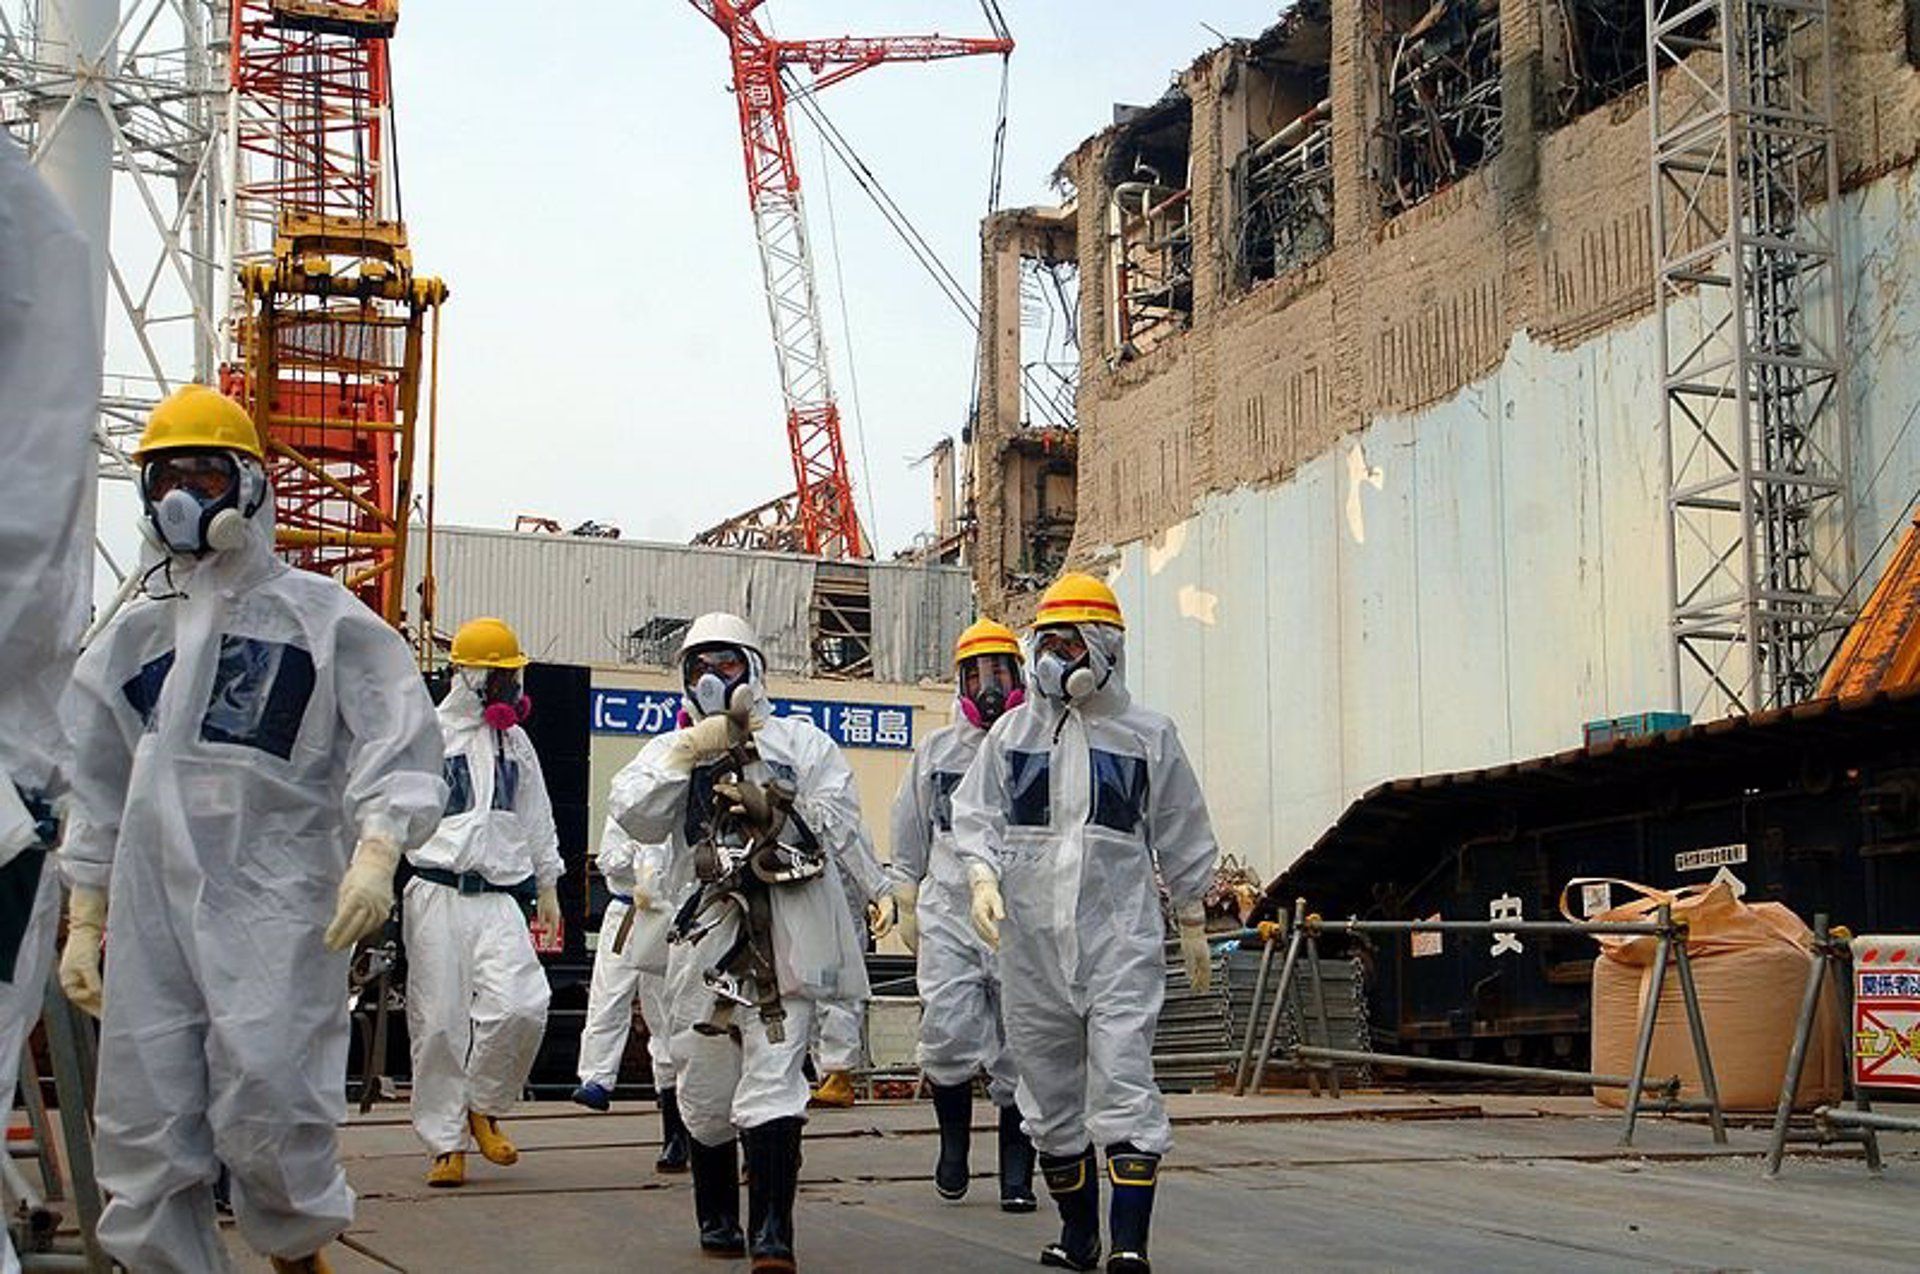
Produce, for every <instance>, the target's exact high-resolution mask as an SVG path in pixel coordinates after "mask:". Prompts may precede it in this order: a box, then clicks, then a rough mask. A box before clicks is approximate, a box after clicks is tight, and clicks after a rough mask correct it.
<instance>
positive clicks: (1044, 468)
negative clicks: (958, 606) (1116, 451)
mask: <svg viewBox="0 0 1920 1274" xmlns="http://www.w3.org/2000/svg"><path fill="white" fill-rule="evenodd" d="M1076 442H1077V439H1076V438H1075V436H1074V434H1073V432H1072V431H1071V430H1066V429H1051V428H1040V429H1026V430H1022V431H1021V432H1020V433H1018V434H1016V435H1015V436H1014V438H1013V439H1012V441H1011V442H1009V443H1008V445H1007V450H1006V453H1005V455H1004V456H1003V458H1002V459H1003V466H1002V470H1001V481H1002V482H1003V483H1004V484H1006V497H1007V508H1008V510H1009V511H1010V512H1012V513H1014V514H1015V516H1014V518H1013V525H1014V527H1015V528H1017V530H1016V532H1015V534H1016V535H1017V537H1018V540H1017V543H1016V544H1014V545H1012V546H1011V547H1012V548H1013V550H1014V551H1013V552H1012V553H1010V554H1008V557H1007V570H1006V576H1007V583H1008V585H1009V586H1010V587H1012V588H1014V589H1019V590H1037V589H1041V588H1045V587H1046V586H1047V585H1048V584H1050V583H1052V582H1053V580H1054V579H1055V577H1057V576H1058V575H1059V574H1060V572H1061V571H1062V570H1063V569H1064V568H1065V567H1066V563H1067V547H1068V546H1069V545H1070V544H1071V543H1072V542H1073V522H1074V517H1075V515H1076V513H1077V512H1078V508H1079V498H1080V497H1079V474H1078V467H1077V460H1078V450H1079V449H1078V447H1077V446H1076Z"/></svg>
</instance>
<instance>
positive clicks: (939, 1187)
mask: <svg viewBox="0 0 1920 1274" xmlns="http://www.w3.org/2000/svg"><path fill="white" fill-rule="evenodd" d="M933 1113H934V1117H935V1118H937V1119H938V1120H939V1121H940V1158H939V1159H938V1160H937V1161H936V1162H935V1163H934V1165H933V1188H934V1189H935V1190H936V1191H938V1192H939V1195H940V1197H941V1198H943V1199H947V1200H949V1201H951V1200H954V1199H964V1198H966V1197H967V1183H968V1181H969V1179H970V1177H971V1175H972V1174H971V1170H970V1169H969V1168H968V1167H967V1152H968V1151H969V1150H971V1149H972V1147H973V1085H972V1084H935V1085H934V1086H933Z"/></svg>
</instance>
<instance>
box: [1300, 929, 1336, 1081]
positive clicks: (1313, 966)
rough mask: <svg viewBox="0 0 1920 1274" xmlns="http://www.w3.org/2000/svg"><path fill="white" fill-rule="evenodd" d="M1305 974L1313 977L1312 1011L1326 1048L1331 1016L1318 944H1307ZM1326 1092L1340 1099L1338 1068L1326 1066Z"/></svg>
mask: <svg viewBox="0 0 1920 1274" xmlns="http://www.w3.org/2000/svg"><path fill="white" fill-rule="evenodd" d="M1307 976H1308V977H1310V978H1312V979H1313V1011H1314V1015H1315V1016H1316V1017H1318V1018H1319V1019H1320V1038H1321V1039H1322V1040H1324V1041H1326V1045H1327V1047H1328V1048H1332V1047H1333V1018H1332V1016H1331V1015H1329V1014H1328V1012H1327V984H1326V982H1325V981H1324V980H1322V978H1321V977H1320V944H1319V943H1318V942H1309V943H1308V944H1307ZM1303 1034H1304V1032H1303ZM1327 1093H1328V1095H1329V1096H1331V1097H1332V1098H1333V1099H1334V1100H1335V1101H1339V1100H1340V1068H1339V1067H1338V1066H1329V1067H1327Z"/></svg>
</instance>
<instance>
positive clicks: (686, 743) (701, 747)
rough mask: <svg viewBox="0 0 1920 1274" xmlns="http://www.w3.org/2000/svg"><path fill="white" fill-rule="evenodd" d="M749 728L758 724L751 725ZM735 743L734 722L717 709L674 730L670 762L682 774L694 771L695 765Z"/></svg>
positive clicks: (670, 746) (668, 756) (715, 755)
mask: <svg viewBox="0 0 1920 1274" xmlns="http://www.w3.org/2000/svg"><path fill="white" fill-rule="evenodd" d="M748 728H749V730H751V729H754V728H756V726H749V727H748ZM732 744H733V735H732V728H731V723H729V722H728V720H727V717H726V714H725V713H723V712H716V713H714V714H713V715H712V716H710V717H702V718H700V720H698V721H696V722H694V723H693V724H692V725H690V726H688V727H687V728H686V729H684V730H675V731H674V732H673V735H672V738H671V741H670V743H669V745H668V746H669V751H668V752H667V765H668V766H669V767H670V768H671V769H673V770H674V771H675V772H676V773H679V774H691V773H693V767H694V766H696V765H699V764H701V763H702V762H704V761H711V760H713V758H715V757H717V756H720V755H722V754H723V753H725V752H726V750H727V749H728V748H729V747H731V746H732Z"/></svg>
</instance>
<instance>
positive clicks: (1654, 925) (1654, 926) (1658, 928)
mask: <svg viewBox="0 0 1920 1274" xmlns="http://www.w3.org/2000/svg"><path fill="white" fill-rule="evenodd" d="M1306 923H1307V926H1308V927H1309V928H1312V929H1314V930H1316V931H1317V932H1321V933H1516V934H1517V933H1564V934H1604V935H1624V936H1628V937H1634V936H1639V937H1648V938H1658V937H1662V936H1664V935H1667V934H1670V933H1672V932H1673V928H1674V927H1673V925H1671V924H1667V925H1662V924H1660V923H1658V922H1656V921H1650V920H1649V921H1612V920H1323V919H1320V918H1318V917H1309V918H1308V919H1307V922H1306Z"/></svg>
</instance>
